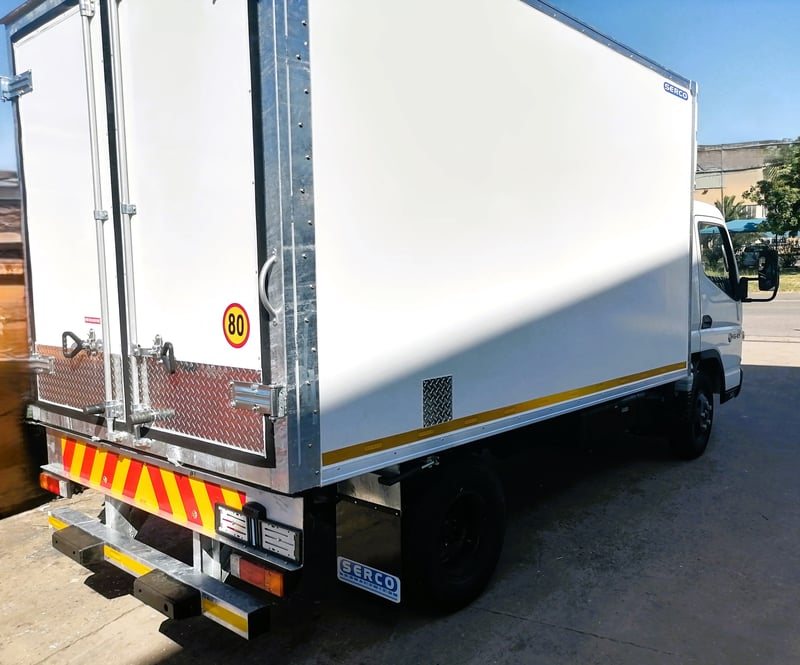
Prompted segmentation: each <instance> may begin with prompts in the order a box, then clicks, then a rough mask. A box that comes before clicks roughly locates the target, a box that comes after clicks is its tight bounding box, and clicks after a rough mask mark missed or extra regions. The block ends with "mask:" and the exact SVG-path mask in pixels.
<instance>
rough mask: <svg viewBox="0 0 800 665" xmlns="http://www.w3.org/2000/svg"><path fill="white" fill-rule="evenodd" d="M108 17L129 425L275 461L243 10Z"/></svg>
mask: <svg viewBox="0 0 800 665" xmlns="http://www.w3.org/2000/svg"><path fill="white" fill-rule="evenodd" d="M108 10H109V13H110V16H109V21H108V25H109V28H108V29H109V33H110V34H109V41H110V44H111V51H112V53H114V54H117V55H116V56H115V57H113V62H112V72H111V87H112V89H113V95H114V122H115V125H116V129H117V162H118V178H119V196H120V201H119V204H120V211H121V229H122V235H123V242H122V245H123V249H124V262H125V267H126V279H125V292H126V294H127V296H126V302H125V310H124V314H125V316H126V318H127V333H126V334H127V337H128V339H127V342H128V344H129V349H130V355H131V358H130V360H129V363H128V368H127V369H128V377H127V378H128V382H127V389H128V390H129V394H128V395H127V400H128V402H129V404H130V405H131V409H132V412H133V424H136V423H137V422H138V423H143V424H144V425H147V426H150V425H152V426H153V429H152V430H151V433H150V435H153V436H156V437H160V438H162V439H166V440H170V441H171V440H174V441H176V442H178V443H180V442H181V441H186V440H194V441H197V440H201V441H207V442H211V443H220V444H225V445H226V446H229V447H232V448H235V449H238V450H243V451H247V452H250V453H254V454H257V455H266V453H267V450H266V445H265V437H264V423H265V420H264V415H263V414H262V413H259V412H258V410H254V409H253V408H252V406H247V407H246V408H244V409H237V408H234V407H233V406H232V403H233V402H234V401H235V400H232V390H233V388H234V387H236V386H239V387H240V388H242V389H243V390H249V387H250V386H258V385H259V384H261V383H262V372H261V368H262V361H263V360H266V359H263V358H262V353H261V344H260V342H261V331H260V328H261V326H260V322H259V304H258V290H257V278H258V267H259V264H258V258H259V257H258V252H257V235H256V195H255V178H254V157H253V152H254V151H253V145H254V143H253V111H252V99H251V73H250V72H251V70H250V40H249V30H248V13H247V3H244V2H197V0H170V2H163V0H122V1H121V2H119V3H116V4H115V3H109V5H108ZM173 359H174V360H173ZM128 424H129V425H130V424H131V421H130V420H129V423H128Z"/></svg>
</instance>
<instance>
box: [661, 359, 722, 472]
mask: <svg viewBox="0 0 800 665" xmlns="http://www.w3.org/2000/svg"><path fill="white" fill-rule="evenodd" d="M681 399H682V400H683V401H682V402H681V403H680V404H679V405H678V409H679V413H678V416H677V419H676V420H675V422H674V423H673V425H672V427H671V429H670V436H669V442H670V447H671V448H672V451H673V453H675V455H676V456H678V457H680V458H681V459H687V460H689V459H696V458H697V457H700V456H701V455H702V454H703V453H704V452H705V450H706V447H707V446H708V439H709V437H710V436H711V426H712V425H713V423H714V392H713V390H712V388H711V381H710V380H709V378H708V376H707V375H706V374H704V373H703V372H697V373H696V374H695V375H694V380H693V382H692V390H691V392H690V393H688V394H687V395H686V396H684V397H682V398H681Z"/></svg>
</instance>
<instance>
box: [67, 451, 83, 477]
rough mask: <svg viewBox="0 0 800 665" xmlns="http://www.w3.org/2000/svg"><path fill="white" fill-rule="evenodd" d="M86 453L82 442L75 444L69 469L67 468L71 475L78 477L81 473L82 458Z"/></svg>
mask: <svg viewBox="0 0 800 665" xmlns="http://www.w3.org/2000/svg"><path fill="white" fill-rule="evenodd" d="M85 455H86V446H84V445H83V444H82V443H76V444H75V453H74V454H73V455H72V463H71V464H70V467H69V469H67V472H68V473H71V474H72V475H73V476H78V478H80V475H81V467H82V466H83V458H84V456H85Z"/></svg>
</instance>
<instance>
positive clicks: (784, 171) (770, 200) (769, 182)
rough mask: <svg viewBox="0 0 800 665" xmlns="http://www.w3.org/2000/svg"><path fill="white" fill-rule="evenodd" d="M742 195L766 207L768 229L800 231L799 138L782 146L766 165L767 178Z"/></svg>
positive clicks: (781, 231)
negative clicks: (790, 143)
mask: <svg viewBox="0 0 800 665" xmlns="http://www.w3.org/2000/svg"><path fill="white" fill-rule="evenodd" d="M742 196H744V198H746V199H749V200H750V201H753V202H755V203H758V204H759V205H763V206H765V207H766V209H767V219H766V223H765V225H764V226H765V227H766V230H768V231H772V233H774V234H775V235H776V236H782V235H783V234H784V233H787V232H788V233H789V235H790V236H797V234H798V232H800V139H798V142H796V143H794V144H792V145H787V146H783V147H782V148H781V149H780V151H779V152H778V155H777V156H776V157H775V158H774V159H771V160H769V161H768V162H767V164H766V165H765V166H764V179H763V180H759V181H758V182H757V183H756V184H755V185H754V186H753V187H751V188H750V189H748V190H747V191H746V192H745V193H744V194H743V195H742Z"/></svg>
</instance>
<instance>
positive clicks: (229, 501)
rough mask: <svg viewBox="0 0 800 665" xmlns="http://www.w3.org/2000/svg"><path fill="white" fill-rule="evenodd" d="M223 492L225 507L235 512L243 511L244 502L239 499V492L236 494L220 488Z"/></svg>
mask: <svg viewBox="0 0 800 665" xmlns="http://www.w3.org/2000/svg"><path fill="white" fill-rule="evenodd" d="M220 489H221V490H222V498H223V500H224V501H225V505H226V506H228V507H229V508H233V509H234V510H241V509H242V500H241V499H240V498H239V492H234V491H233V490H229V489H225V488H224V487H220Z"/></svg>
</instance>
